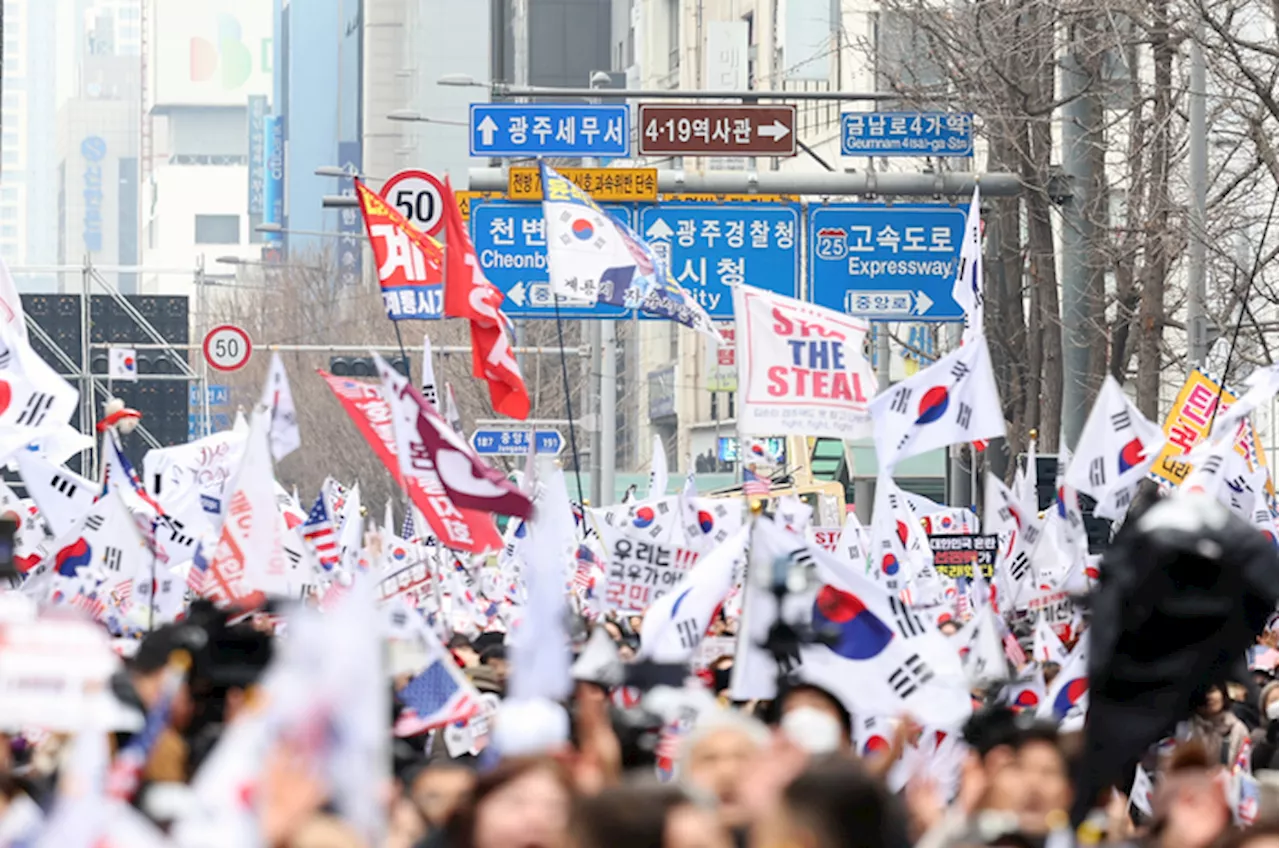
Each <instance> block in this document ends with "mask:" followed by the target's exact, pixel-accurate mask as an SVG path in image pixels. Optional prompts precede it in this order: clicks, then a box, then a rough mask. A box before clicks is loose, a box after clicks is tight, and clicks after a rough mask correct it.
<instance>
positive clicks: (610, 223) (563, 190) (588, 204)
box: [541, 163, 637, 303]
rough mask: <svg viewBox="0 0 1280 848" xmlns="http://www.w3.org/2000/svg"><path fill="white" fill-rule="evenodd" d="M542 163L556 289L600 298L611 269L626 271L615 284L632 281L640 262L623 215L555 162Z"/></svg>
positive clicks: (583, 299)
mask: <svg viewBox="0 0 1280 848" xmlns="http://www.w3.org/2000/svg"><path fill="white" fill-rule="evenodd" d="M541 167H542V217H543V219H544V223H545V230H546V243H547V271H548V277H549V279H550V284H551V291H552V293H553V294H554V295H555V296H556V297H560V298H563V299H564V300H566V301H570V302H576V303H595V302H596V301H597V300H598V299H599V297H600V289H601V286H602V284H603V283H604V281H605V278H606V276H608V275H610V272H613V275H617V276H619V277H621V279H618V280H616V281H615V283H614V284H615V285H618V284H619V283H621V284H622V286H620V287H629V286H630V285H631V281H632V279H633V277H634V276H635V271H636V264H637V263H636V257H635V255H634V254H633V252H632V250H631V249H630V247H629V246H628V244H627V238H626V237H625V236H624V234H623V232H622V230H621V229H620V226H619V223H618V221H617V220H616V219H615V218H614V217H613V216H612V215H610V214H609V213H608V212H605V211H604V210H603V209H601V208H600V206H599V205H598V204H597V203H596V202H595V201H594V200H592V199H591V197H590V196H589V195H588V194H587V193H586V192H585V191H583V190H582V189H580V188H579V187H578V186H576V185H574V184H573V183H572V182H570V181H569V180H567V179H565V178H564V177H563V176H562V175H560V174H559V173H558V172H557V171H556V170H555V169H554V168H551V167H550V166H548V165H547V164H546V163H541Z"/></svg>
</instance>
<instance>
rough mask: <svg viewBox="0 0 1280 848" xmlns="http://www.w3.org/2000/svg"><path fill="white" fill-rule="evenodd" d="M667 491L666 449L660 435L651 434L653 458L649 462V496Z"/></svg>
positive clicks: (655, 495) (654, 496)
mask: <svg viewBox="0 0 1280 848" xmlns="http://www.w3.org/2000/svg"><path fill="white" fill-rule="evenodd" d="M666 493H667V449H666V447H665V446H664V445H663V444H662V436H660V435H658V434H657V433H654V434H653V459H652V460H651V461H650V464H649V497H651V498H656V497H661V496H662V495H665V494H666Z"/></svg>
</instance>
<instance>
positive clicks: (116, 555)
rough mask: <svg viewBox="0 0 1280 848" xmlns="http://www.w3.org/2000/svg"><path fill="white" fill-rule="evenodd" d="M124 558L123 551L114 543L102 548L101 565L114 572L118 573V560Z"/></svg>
mask: <svg viewBox="0 0 1280 848" xmlns="http://www.w3.org/2000/svg"><path fill="white" fill-rule="evenodd" d="M123 558H124V551H122V550H120V549H119V548H117V547H116V546H115V545H107V546H106V547H105V548H103V549H102V567H103V568H104V569H105V570H107V571H110V572H112V573H114V574H119V573H120V561H121V560H122V559H123Z"/></svg>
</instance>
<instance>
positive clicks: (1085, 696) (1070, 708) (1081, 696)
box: [1036, 631, 1089, 724]
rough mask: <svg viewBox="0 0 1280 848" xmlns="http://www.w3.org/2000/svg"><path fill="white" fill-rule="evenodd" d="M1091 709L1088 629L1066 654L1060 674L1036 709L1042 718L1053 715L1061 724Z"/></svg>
mask: <svg viewBox="0 0 1280 848" xmlns="http://www.w3.org/2000/svg"><path fill="white" fill-rule="evenodd" d="M1088 709H1089V634H1088V632H1087V631H1086V632H1085V634H1084V635H1083V636H1081V637H1080V641H1078V642H1076V646H1075V648H1073V649H1072V650H1071V653H1070V654H1069V655H1068V656H1067V660H1066V662H1064V663H1063V664H1062V669H1061V670H1060V671H1059V672H1058V676H1057V677H1055V678H1054V679H1053V687H1052V688H1051V689H1050V690H1049V695H1048V697H1046V698H1045V699H1044V703H1042V704H1041V705H1040V709H1039V710H1038V711H1037V712H1036V715H1037V716H1038V717H1039V718H1051V719H1054V720H1055V721H1057V722H1058V723H1059V724H1061V723H1062V722H1063V721H1064V720H1065V719H1068V718H1076V717H1078V716H1082V715H1084V714H1085V713H1086V712H1087V711H1088Z"/></svg>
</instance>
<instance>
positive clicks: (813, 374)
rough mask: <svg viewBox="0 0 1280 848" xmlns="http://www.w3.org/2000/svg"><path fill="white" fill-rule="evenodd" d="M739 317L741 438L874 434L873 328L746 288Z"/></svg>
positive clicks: (741, 290)
mask: <svg viewBox="0 0 1280 848" xmlns="http://www.w3.org/2000/svg"><path fill="white" fill-rule="evenodd" d="M733 312H734V323H735V327H736V335H735V339H736V342H737V351H738V354H737V355H738V389H739V391H738V430H739V432H740V433H743V434H745V435H751V436H833V437H837V438H845V439H856V438H861V437H865V436H870V435H871V434H872V427H871V416H870V413H869V412H868V402H869V401H870V399H871V398H872V397H874V396H875V393H876V389H877V386H878V384H877V383H876V376H875V371H874V370H873V369H872V368H871V363H870V362H868V361H867V357H866V355H865V353H864V352H863V342H864V340H865V339H866V335H867V332H868V329H869V327H868V325H867V324H866V322H864V321H862V320H861V319H858V318H854V317H852V316H849V315H843V314H841V313H839V312H834V311H832V310H830V309H824V308H823V307H821V306H815V305H813V304H811V303H805V302H803V301H800V300H796V299H795V298H791V297H786V296H784V295H780V294H774V293H773V292H768V291H764V290H762V289H757V288H752V287H751V286H745V285H743V286H736V287H734V290H733ZM1002 432H1003V431H1002Z"/></svg>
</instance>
